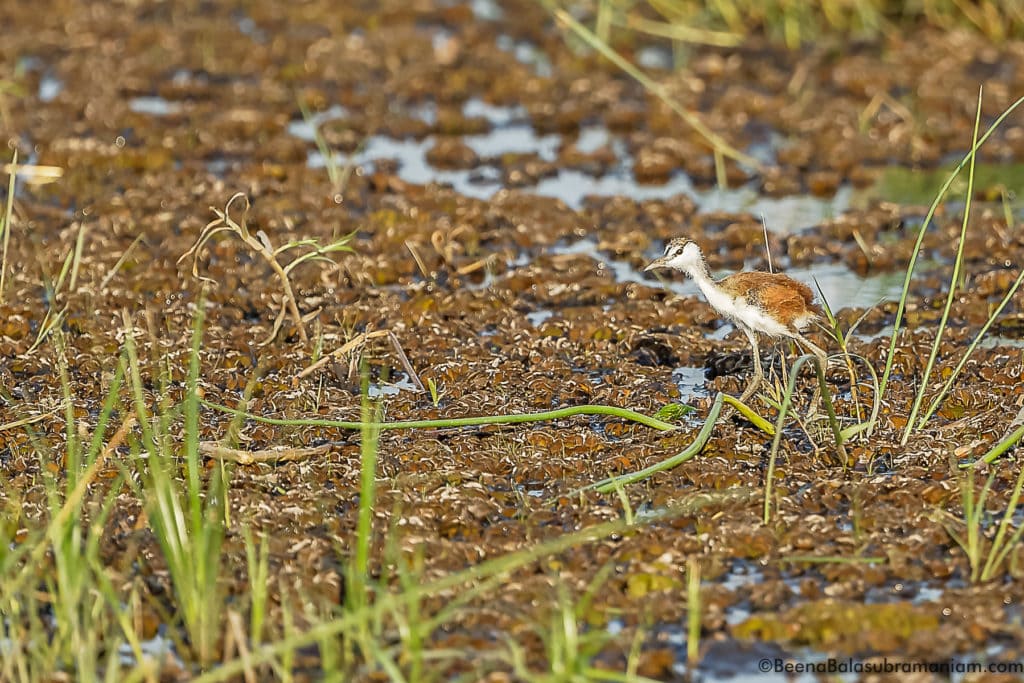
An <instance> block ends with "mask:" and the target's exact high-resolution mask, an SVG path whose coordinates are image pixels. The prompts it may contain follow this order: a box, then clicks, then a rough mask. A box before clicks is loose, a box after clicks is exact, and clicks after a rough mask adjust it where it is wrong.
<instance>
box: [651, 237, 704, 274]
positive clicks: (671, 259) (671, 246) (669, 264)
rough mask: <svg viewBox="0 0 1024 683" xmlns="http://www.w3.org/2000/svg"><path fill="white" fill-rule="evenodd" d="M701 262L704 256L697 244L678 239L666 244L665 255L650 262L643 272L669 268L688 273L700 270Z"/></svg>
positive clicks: (683, 238) (682, 238) (681, 238)
mask: <svg viewBox="0 0 1024 683" xmlns="http://www.w3.org/2000/svg"><path fill="white" fill-rule="evenodd" d="M703 262H704V255H703V254H702V253H701V252H700V247H699V246H698V245H697V243H696V242H694V241H693V240H689V239H686V238H685V237H679V238H677V239H674V240H672V241H671V242H669V243H668V244H666V245H665V253H664V254H662V255H661V256H659V257H658V258H656V259H654V260H653V261H651V262H650V263H649V264H648V265H647V267H646V268H644V271H648V270H656V269H658V268H671V269H673V270H681V271H683V272H690V271H693V270H697V269H700V268H701V267H702V265H701V264H702V263H703Z"/></svg>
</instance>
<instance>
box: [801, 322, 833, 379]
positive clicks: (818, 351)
mask: <svg viewBox="0 0 1024 683" xmlns="http://www.w3.org/2000/svg"><path fill="white" fill-rule="evenodd" d="M794 334H795V336H796V339H797V341H799V342H800V343H801V344H803V345H804V346H806V347H807V348H808V349H809V350H810V352H811V353H813V354H814V355H815V356H817V357H818V360H819V361H821V369H822V370H824V369H825V368H826V367H828V354H827V353H825V350H824V349H822V348H821V347H820V346H818V345H817V344H815V343H814V342H812V341H811V340H809V339H808V338H807V337H805V336H803V335H802V334H800V333H799V332H795V331H794Z"/></svg>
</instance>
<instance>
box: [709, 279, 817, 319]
mask: <svg viewBox="0 0 1024 683" xmlns="http://www.w3.org/2000/svg"><path fill="white" fill-rule="evenodd" d="M719 284H720V285H721V286H722V288H723V289H726V290H728V291H729V292H731V293H734V294H735V295H736V296H740V297H743V298H744V299H745V300H746V301H747V303H749V304H751V305H753V306H757V307H758V308H761V309H764V310H766V311H771V312H772V315H773V316H774V317H775V318H777V319H778V321H779V322H780V323H782V324H783V325H786V326H790V325H792V324H793V321H794V320H795V319H797V318H799V317H801V316H805V315H807V314H808V313H812V314H814V315H820V311H819V309H818V307H817V306H815V305H814V292H812V291H811V288H810V287H808V286H807V285H805V284H804V283H803V282H800V281H799V280H794V279H793V278H791V277H789V276H788V275H783V274H782V273H761V272H757V271H754V272H747V273H736V274H735V275H730V276H729V277H727V278H725V279H724V280H722V281H721V282H720V283H719Z"/></svg>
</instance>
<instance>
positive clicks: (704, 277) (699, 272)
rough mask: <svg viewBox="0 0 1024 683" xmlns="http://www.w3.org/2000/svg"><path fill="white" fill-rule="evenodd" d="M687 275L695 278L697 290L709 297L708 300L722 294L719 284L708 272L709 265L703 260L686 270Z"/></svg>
mask: <svg viewBox="0 0 1024 683" xmlns="http://www.w3.org/2000/svg"><path fill="white" fill-rule="evenodd" d="M686 274H687V275H689V276H690V277H691V278H693V281H694V283H695V284H696V285H697V288H698V289H700V291H701V292H702V293H703V294H704V296H705V297H707V299H708V300H711V298H712V297H713V296H714V295H715V294H718V293H720V292H721V291H722V290H721V288H720V287H719V286H718V283H717V282H715V281H714V280H713V279H711V272H710V271H708V264H707V263H705V262H704V261H703V260H702V261H700V262H699V263H697V264H695V265H693V266H691V267H689V268H687V269H686Z"/></svg>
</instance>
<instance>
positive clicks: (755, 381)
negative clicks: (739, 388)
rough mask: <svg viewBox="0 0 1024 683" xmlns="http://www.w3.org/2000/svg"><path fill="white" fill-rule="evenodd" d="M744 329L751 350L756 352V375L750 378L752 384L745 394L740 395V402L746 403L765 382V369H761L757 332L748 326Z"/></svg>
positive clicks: (748, 386)
mask: <svg viewBox="0 0 1024 683" xmlns="http://www.w3.org/2000/svg"><path fill="white" fill-rule="evenodd" d="M743 331H744V332H746V334H747V339H749V340H750V350H751V352H753V354H754V375H753V376H752V377H751V378H750V384H749V385H747V388H746V389H745V390H744V391H743V395H742V396H740V403H746V401H747V399H748V398H750V397H751V396H753V395H754V392H755V391H757V389H758V387H760V386H761V383H762V382H764V371H763V370H762V369H761V350H760V349H759V348H758V346H757V333H756V332H754V331H753V330H751V329H749V328H747V327H744V328H743Z"/></svg>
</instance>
